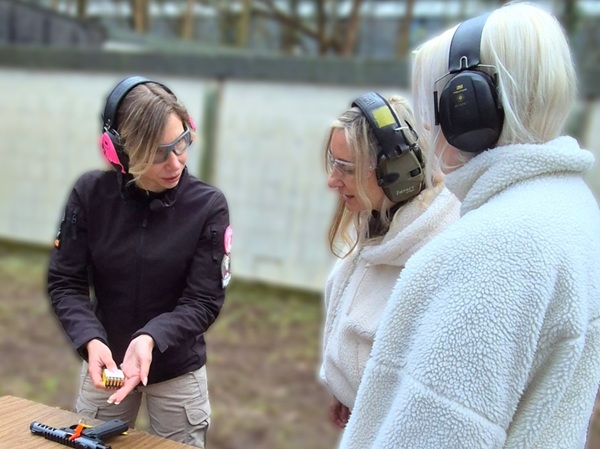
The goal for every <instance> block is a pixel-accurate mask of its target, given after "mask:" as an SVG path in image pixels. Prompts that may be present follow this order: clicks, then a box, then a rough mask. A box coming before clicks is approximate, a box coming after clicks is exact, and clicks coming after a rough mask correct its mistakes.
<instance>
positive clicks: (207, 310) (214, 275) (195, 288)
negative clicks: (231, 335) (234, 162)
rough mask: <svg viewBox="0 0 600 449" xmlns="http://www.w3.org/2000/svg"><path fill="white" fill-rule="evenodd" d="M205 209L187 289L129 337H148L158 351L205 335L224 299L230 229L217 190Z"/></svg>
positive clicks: (223, 198)
mask: <svg viewBox="0 0 600 449" xmlns="http://www.w3.org/2000/svg"><path fill="white" fill-rule="evenodd" d="M198 207H202V206H198ZM206 208H207V210H209V211H210V212H209V218H208V220H207V221H206V223H205V225H204V227H203V229H202V233H201V236H200V239H199V240H198V242H197V246H196V249H195V252H194V257H193V260H192V263H191V265H190V268H189V272H188V274H187V278H186V286H185V288H184V289H183V292H182V294H181V297H180V298H179V301H178V303H177V305H176V307H175V309H174V310H173V311H172V312H168V313H163V314H161V315H159V316H157V317H155V318H153V319H152V320H150V321H149V322H148V323H147V324H146V325H145V326H144V327H142V328H141V329H139V330H138V331H137V332H136V333H135V334H134V335H133V337H132V338H135V337H137V336H139V335H141V334H148V335H150V336H151V337H152V338H153V339H154V342H155V344H156V347H157V348H158V350H159V351H160V352H164V351H166V350H167V349H168V348H169V347H173V346H177V345H179V344H182V343H184V342H186V341H190V339H194V338H196V337H197V336H198V335H201V334H203V333H204V332H206V331H207V330H208V328H209V327H210V326H211V325H212V324H213V323H214V321H215V320H216V319H217V317H218V315H219V313H220V311H221V307H222V306H223V302H224V300H225V287H226V286H227V276H228V272H229V258H230V257H231V255H230V254H229V252H226V249H227V251H229V248H226V247H228V246H229V243H228V242H226V241H225V240H226V238H229V237H228V235H229V231H231V229H230V226H229V208H228V205H227V200H226V199H225V196H224V195H223V193H222V192H220V191H216V192H215V194H214V195H213V197H212V200H211V201H210V203H209V204H208V205H207V206H206ZM228 228H229V229H228ZM226 234H227V235H226Z"/></svg>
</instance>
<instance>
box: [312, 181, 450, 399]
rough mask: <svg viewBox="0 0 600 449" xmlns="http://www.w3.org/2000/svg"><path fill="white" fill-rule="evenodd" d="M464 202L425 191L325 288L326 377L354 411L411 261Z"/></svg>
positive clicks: (342, 264)
mask: <svg viewBox="0 0 600 449" xmlns="http://www.w3.org/2000/svg"><path fill="white" fill-rule="evenodd" d="M459 211H460V203H459V201H458V200H457V199H456V197H455V196H454V195H453V194H452V193H450V192H449V191H448V189H446V188H444V187H443V185H441V184H440V185H439V186H437V187H436V188H435V189H433V190H425V191H423V192H422V193H421V194H420V195H419V196H417V197H416V198H415V199H413V200H412V201H411V202H409V203H407V204H406V205H405V206H403V207H401V208H400V209H399V210H398V211H397V212H396V213H395V215H394V217H393V219H392V223H391V224H390V229H389V230H388V232H387V233H386V234H385V236H384V237H383V239H382V240H381V241H380V242H379V243H376V244H369V245H364V246H362V247H360V248H357V249H355V250H354V251H353V252H352V253H350V254H349V255H348V256H347V257H346V258H344V259H340V260H338V262H337V263H336V265H335V266H334V269H333V270H332V272H331V274H330V276H329V278H328V281H327V284H326V287H325V295H324V299H325V318H326V319H325V325H324V331H323V363H322V366H321V371H320V373H321V374H320V375H321V379H322V380H323V381H324V383H326V384H327V385H328V387H329V389H330V390H331V392H332V394H333V395H334V396H335V397H336V398H337V399H338V400H339V401H341V402H342V403H343V404H344V405H346V406H347V407H349V408H352V407H353V406H354V398H355V397H356V391H357V390H358V385H359V383H360V379H361V377H362V374H363V371H364V367H365V364H366V363H367V360H368V358H369V354H370V352H371V346H372V344H373V338H374V336H375V330H376V329H377V326H378V324H379V319H380V317H381V314H382V313H383V310H384V308H385V305H386V303H387V301H388V298H389V297H390V294H391V292H392V288H393V287H394V285H395V284H396V280H397V279H398V276H399V274H400V271H401V270H402V268H403V267H404V264H406V261H407V260H408V259H409V257H410V256H412V255H413V254H414V253H415V252H416V251H417V250H418V249H419V248H421V247H422V246H423V245H424V244H425V243H426V242H428V241H429V240H431V239H432V238H433V237H435V236H436V235H438V234H439V233H440V232H442V230H444V229H446V228H447V227H448V226H449V225H450V224H451V223H453V222H454V221H456V220H457V219H458V217H459Z"/></svg>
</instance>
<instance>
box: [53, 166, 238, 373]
mask: <svg viewBox="0 0 600 449" xmlns="http://www.w3.org/2000/svg"><path fill="white" fill-rule="evenodd" d="M123 182H124V181H123V176H122V175H121V174H120V173H117V172H114V171H108V172H107V171H99V170H96V171H91V172H88V173H86V174H84V175H83V176H81V177H80V178H79V179H78V180H77V182H76V183H75V186H74V188H73V190H72V192H71V194H70V197H69V199H68V202H67V205H66V208H65V214H64V218H63V220H62V222H61V225H60V231H59V234H58V236H57V239H56V241H55V247H54V249H53V251H52V255H51V257H50V263H49V269H48V293H49V296H50V299H51V302H52V307H53V308H54V311H55V313H56V315H57V317H58V319H59V320H60V322H61V324H62V326H63V328H64V329H65V331H66V333H67V335H68V337H69V338H70V339H71V341H72V343H73V346H74V347H75V349H76V350H77V351H78V352H79V354H80V355H81V356H82V357H83V358H84V359H85V358H87V352H86V349H85V346H86V343H87V342H89V341H90V340H92V339H94V338H97V339H99V340H101V341H103V342H105V343H106V344H107V345H108V347H109V348H110V349H111V351H112V355H113V359H114V360H115V362H116V363H117V365H119V364H120V363H121V362H122V361H123V357H124V355H125V351H126V349H127V346H128V345H129V342H130V341H131V340H132V339H133V338H135V337H136V336H138V335H140V334H148V335H150V336H152V338H153V339H154V342H155V348H154V352H153V354H152V357H153V360H152V365H151V367H150V373H149V376H148V382H149V383H155V382H161V381H164V380H168V379H172V378H174V377H177V376H179V375H181V374H184V373H186V372H188V371H192V370H195V369H198V368H200V367H201V366H203V365H204V364H205V363H206V344H205V341H204V336H203V334H204V332H206V330H207V329H208V328H209V326H210V325H211V324H212V323H213V322H214V321H215V319H216V318H217V316H218V315H219V311H220V309H221V306H222V305H223V301H224V282H223V280H222V277H223V275H222V272H221V271H222V264H224V263H225V262H227V261H228V258H229V255H228V254H225V246H224V234H225V231H226V229H227V228H228V226H229V211H228V206H227V201H226V199H225V196H224V195H223V193H222V192H221V191H219V190H218V189H216V188H215V187H213V186H210V185H208V184H206V183H204V182H202V181H200V180H198V179H196V178H195V177H193V176H191V175H189V174H188V172H187V169H185V170H184V172H183V174H182V177H181V179H180V182H179V184H178V185H177V187H175V188H173V189H169V190H167V191H165V192H162V193H161V194H147V193H146V192H145V191H142V190H139V189H138V188H136V187H135V186H133V185H130V186H127V187H123ZM224 258H225V260H224ZM225 266H227V267H228V264H225V265H224V267H225Z"/></svg>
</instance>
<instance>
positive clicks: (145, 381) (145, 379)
mask: <svg viewBox="0 0 600 449" xmlns="http://www.w3.org/2000/svg"><path fill="white" fill-rule="evenodd" d="M142 383H143V384H144V387H145V386H146V385H147V384H148V378H147V377H145V378H144V379H142Z"/></svg>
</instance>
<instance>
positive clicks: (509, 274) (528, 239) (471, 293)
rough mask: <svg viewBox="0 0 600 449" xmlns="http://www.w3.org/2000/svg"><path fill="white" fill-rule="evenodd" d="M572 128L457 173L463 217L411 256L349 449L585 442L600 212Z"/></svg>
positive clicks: (387, 315)
mask: <svg viewBox="0 0 600 449" xmlns="http://www.w3.org/2000/svg"><path fill="white" fill-rule="evenodd" d="M592 163H593V156H592V154H591V153H589V152H588V151H585V150H582V149H580V148H579V146H578V144H577V142H576V141H575V140H574V139H572V138H569V137H560V138H557V139H555V140H553V141H551V142H548V143H546V144H543V145H510V146H504V147H499V148H495V149H492V150H489V151H486V152H484V153H482V154H479V155H477V156H476V157H475V158H473V159H472V160H470V161H469V162H468V163H466V164H465V165H464V166H463V167H461V168H460V169H458V170H456V171H455V172H453V173H452V174H450V175H448V176H447V177H446V185H447V187H448V188H449V189H450V191H452V192H453V193H454V194H455V195H456V196H457V197H458V198H459V199H460V200H461V201H462V205H461V217H460V219H459V220H458V221H456V222H455V223H454V224H453V225H452V226H451V227H449V228H448V229H447V230H446V231H445V232H444V233H442V234H441V235H439V236H438V237H437V238H435V239H434V240H432V241H431V242H429V243H428V244H427V245H425V246H424V247H423V248H422V249H421V250H420V251H418V252H417V253H416V254H415V255H414V256H413V257H412V258H411V259H410V260H409V261H408V262H407V264H406V266H405V268H404V270H403V272H402V274H401V275H400V278H399V280H398V283H397V284H396V285H395V287H394V289H393V292H392V295H391V297H390V299H389V301H388V305H387V307H386V309H385V311H384V313H383V315H382V318H381V322H380V326H379V328H378V331H377V333H376V337H375V341H374V344H373V350H372V353H371V357H370V359H369V361H368V363H367V366H366V368H365V372H364V376H363V378H362V380H361V384H360V387H359V391H358V394H357V398H356V402H355V408H354V410H353V412H352V415H351V418H350V421H349V423H348V426H347V428H346V431H345V432H344V435H343V437H342V440H341V443H340V447H341V448H344V449H349V448H352V449H358V448H360V449H367V448H381V449H384V448H385V449H387V448H389V449H391V448H402V449H426V448H432V449H434V448H435V449H438V448H456V449H459V448H460V449H482V448H523V449H525V448H527V449H530V448H531V449H533V448H539V449H553V448H565V449H567V448H568V449H571V448H572V449H580V448H583V447H584V445H585V439H586V433H587V426H588V421H589V418H590V416H591V413H592V408H593V403H594V398H595V394H596V391H597V388H598V382H599V380H600V320H599V317H600V214H599V211H598V205H597V202H596V200H595V198H594V196H593V195H592V193H591V192H590V190H589V188H588V187H587V186H586V184H585V183H584V181H583V180H582V173H583V172H584V171H585V170H587V169H589V167H590V166H591V165H592Z"/></svg>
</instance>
